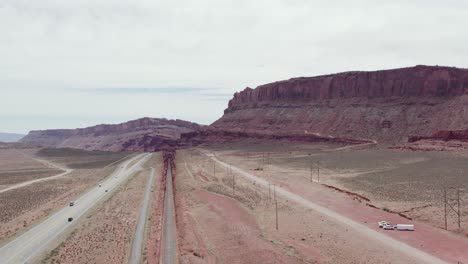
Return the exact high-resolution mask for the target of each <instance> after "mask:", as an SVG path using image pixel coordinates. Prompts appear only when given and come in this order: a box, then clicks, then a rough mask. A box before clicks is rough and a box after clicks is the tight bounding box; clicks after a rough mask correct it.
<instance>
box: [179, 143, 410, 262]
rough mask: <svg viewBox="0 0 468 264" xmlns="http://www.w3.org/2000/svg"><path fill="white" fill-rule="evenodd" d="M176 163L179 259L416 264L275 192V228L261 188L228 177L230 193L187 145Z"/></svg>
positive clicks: (221, 175)
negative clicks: (277, 218)
mask: <svg viewBox="0 0 468 264" xmlns="http://www.w3.org/2000/svg"><path fill="white" fill-rule="evenodd" d="M190 153H191V154H190ZM176 161H177V168H178V170H177V175H176V182H177V185H176V186H177V190H176V210H177V217H178V220H177V221H178V223H177V224H178V226H177V228H178V235H179V239H178V243H179V250H180V261H181V263H326V262H328V263H385V262H386V261H387V262H389V261H391V262H392V263H418V262H417V261H415V260H414V259H411V258H408V257H406V256H398V252H397V251H394V250H392V249H390V248H386V247H383V245H381V244H380V243H373V242H372V243H370V242H365V241H366V236H364V235H362V234H360V233H359V232H356V231H355V230H351V229H349V228H347V227H346V226H344V225H342V224H339V223H336V222H335V221H333V220H330V219H327V218H325V217H323V216H322V215H320V214H317V213H314V212H313V211H310V210H307V209H306V208H304V207H302V206H298V205H296V204H294V203H291V202H289V201H288V200H286V199H282V198H280V197H278V217H279V230H276V229H275V207H274V203H273V198H272V197H271V198H269V194H268V190H264V189H263V188H258V186H256V185H253V184H252V182H251V181H248V180H244V179H243V178H242V177H240V176H235V191H234V192H233V191H232V184H233V181H232V175H230V174H228V172H227V171H226V170H225V169H221V168H220V167H218V169H217V172H216V175H213V163H212V162H210V161H209V160H208V158H207V157H206V156H204V155H200V154H199V153H198V154H197V152H196V151H193V150H189V151H179V152H178V154H177V160H176ZM185 163H187V169H185ZM198 173H202V174H203V175H204V176H205V177H206V178H207V179H209V182H205V181H204V180H203V179H202V178H200V177H197V176H195V175H196V174H198ZM324 227H326V228H324ZM363 241H364V242H363ZM356 245H360V246H358V247H357V246H356Z"/></svg>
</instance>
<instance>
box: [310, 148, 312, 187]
mask: <svg viewBox="0 0 468 264" xmlns="http://www.w3.org/2000/svg"><path fill="white" fill-rule="evenodd" d="M309 169H310V182H312V156H311V155H310V153H309Z"/></svg>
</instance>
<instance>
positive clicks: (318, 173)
mask: <svg viewBox="0 0 468 264" xmlns="http://www.w3.org/2000/svg"><path fill="white" fill-rule="evenodd" d="M317 182H320V161H317Z"/></svg>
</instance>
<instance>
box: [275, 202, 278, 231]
mask: <svg viewBox="0 0 468 264" xmlns="http://www.w3.org/2000/svg"><path fill="white" fill-rule="evenodd" d="M275 208H276V230H278V201H277V200H275Z"/></svg>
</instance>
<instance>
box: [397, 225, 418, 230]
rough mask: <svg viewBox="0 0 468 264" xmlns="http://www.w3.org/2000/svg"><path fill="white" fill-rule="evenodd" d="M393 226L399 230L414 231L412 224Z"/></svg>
mask: <svg viewBox="0 0 468 264" xmlns="http://www.w3.org/2000/svg"><path fill="white" fill-rule="evenodd" d="M394 227H395V229H396V230H400V231H414V225H409V224H396V225H395V226H394Z"/></svg>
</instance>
